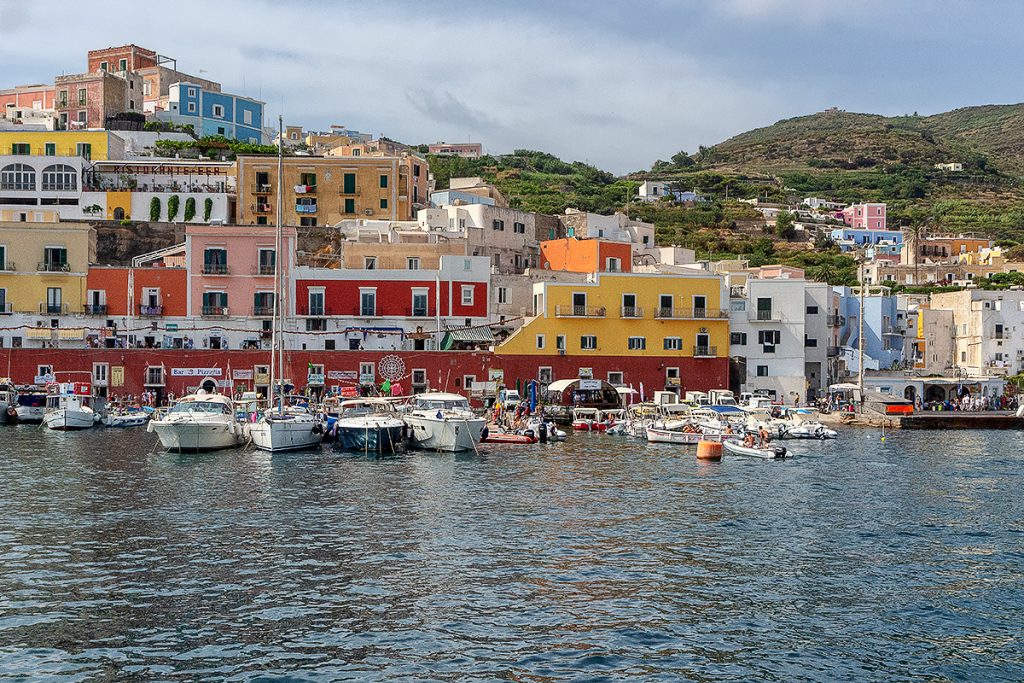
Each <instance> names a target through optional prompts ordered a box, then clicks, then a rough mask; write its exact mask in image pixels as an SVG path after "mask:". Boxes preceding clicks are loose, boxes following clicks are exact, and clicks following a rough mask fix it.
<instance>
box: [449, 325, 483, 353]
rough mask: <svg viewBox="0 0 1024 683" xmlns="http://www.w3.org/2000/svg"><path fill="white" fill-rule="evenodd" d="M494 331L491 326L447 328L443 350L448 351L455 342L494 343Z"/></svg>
mask: <svg viewBox="0 0 1024 683" xmlns="http://www.w3.org/2000/svg"><path fill="white" fill-rule="evenodd" d="M493 343H494V333H492V332H491V328H490V327H453V328H448V329H447V330H445V333H444V338H443V339H442V340H441V350H442V351H447V350H448V349H450V348H452V346H454V345H455V344H493Z"/></svg>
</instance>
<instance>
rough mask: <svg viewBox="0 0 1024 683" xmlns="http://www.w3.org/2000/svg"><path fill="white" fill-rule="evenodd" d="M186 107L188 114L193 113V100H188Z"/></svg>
mask: <svg viewBox="0 0 1024 683" xmlns="http://www.w3.org/2000/svg"><path fill="white" fill-rule="evenodd" d="M186 108H187V109H188V113H189V114H195V113H196V103H195V102H189V103H188V106H187V107H186Z"/></svg>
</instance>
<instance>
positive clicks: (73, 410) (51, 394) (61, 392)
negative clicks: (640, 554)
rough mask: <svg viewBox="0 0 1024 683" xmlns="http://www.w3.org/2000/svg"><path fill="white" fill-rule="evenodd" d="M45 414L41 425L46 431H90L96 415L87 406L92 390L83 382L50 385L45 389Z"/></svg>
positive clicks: (90, 399)
mask: <svg viewBox="0 0 1024 683" xmlns="http://www.w3.org/2000/svg"><path fill="white" fill-rule="evenodd" d="M46 390H47V393H46V412H45V413H44V414H43V424H44V425H46V427H47V428H48V429H56V430H58V431H68V430H72V429H90V428H92V427H93V426H94V425H95V424H96V413H95V412H93V409H92V408H91V407H90V406H89V404H90V402H91V401H92V389H91V387H90V386H89V384H87V383H85V382H67V383H61V384H50V385H48V386H47V388H46Z"/></svg>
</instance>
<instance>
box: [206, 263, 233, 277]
mask: <svg viewBox="0 0 1024 683" xmlns="http://www.w3.org/2000/svg"><path fill="white" fill-rule="evenodd" d="M227 274H228V264H226V263H204V264H203V275H227Z"/></svg>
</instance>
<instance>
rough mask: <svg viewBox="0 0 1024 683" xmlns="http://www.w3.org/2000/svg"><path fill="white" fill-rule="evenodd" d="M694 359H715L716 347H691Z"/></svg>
mask: <svg viewBox="0 0 1024 683" xmlns="http://www.w3.org/2000/svg"><path fill="white" fill-rule="evenodd" d="M693 357H694V358H717V357H718V347H717V346H694V347H693Z"/></svg>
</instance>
